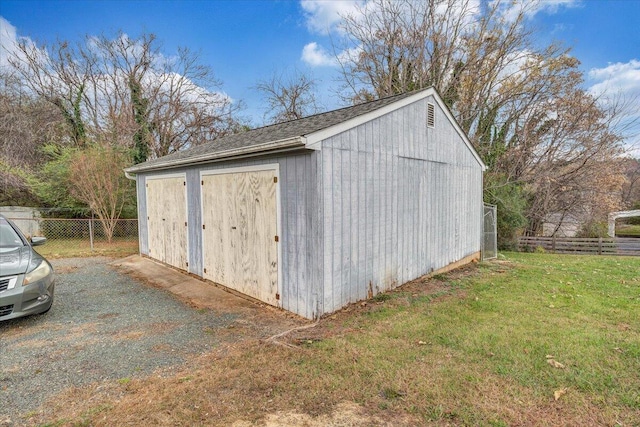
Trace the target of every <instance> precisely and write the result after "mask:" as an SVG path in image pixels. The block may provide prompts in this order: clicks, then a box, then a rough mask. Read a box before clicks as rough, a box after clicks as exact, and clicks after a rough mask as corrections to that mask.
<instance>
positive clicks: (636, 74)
mask: <svg viewBox="0 0 640 427" xmlns="http://www.w3.org/2000/svg"><path fill="white" fill-rule="evenodd" d="M588 76H589V78H590V79H591V80H593V81H595V82H597V83H595V84H594V85H593V86H591V88H589V92H591V93H592V94H593V95H596V96H598V95H601V94H606V93H610V92H612V91H613V92H622V93H625V94H627V95H631V96H636V97H640V60H637V59H632V60H631V61H629V62H625V63H622V62H616V63H615V64H609V65H608V66H606V67H604V68H593V69H591V70H589V74H588Z"/></svg>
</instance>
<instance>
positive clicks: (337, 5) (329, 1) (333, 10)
mask: <svg viewBox="0 0 640 427" xmlns="http://www.w3.org/2000/svg"><path fill="white" fill-rule="evenodd" d="M363 4H364V2H363V1H362V0H302V1H301V2H300V6H302V10H303V11H304V16H305V19H306V21H307V28H308V29H309V31H311V32H312V33H317V34H322V35H327V34H329V33H332V32H334V31H336V30H337V31H339V28H338V24H339V23H340V21H341V19H342V17H343V16H345V15H349V14H353V13H357V11H358V9H359V8H360V7H361V6H362V5H363Z"/></svg>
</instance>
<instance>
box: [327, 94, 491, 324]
mask: <svg viewBox="0 0 640 427" xmlns="http://www.w3.org/2000/svg"><path fill="white" fill-rule="evenodd" d="M427 102H432V103H435V101H434V100H422V101H419V102H416V103H414V104H411V105H408V106H406V107H403V108H402V109H400V110H396V111H394V112H392V113H389V114H387V115H385V116H382V117H380V118H378V119H376V120H374V121H371V122H368V123H364V124H362V125H360V126H358V127H355V128H353V129H350V130H348V131H346V132H344V133H342V134H339V135H336V136H334V137H331V138H328V139H326V140H325V141H323V144H322V151H321V159H322V175H321V176H322V183H323V187H322V194H323V199H322V200H323V207H324V212H323V227H324V235H325V240H324V248H323V254H324V256H323V265H324V271H325V273H326V275H325V277H324V280H323V288H324V293H325V297H324V299H323V304H324V307H323V312H325V313H326V312H331V311H334V310H337V309H339V308H341V307H343V306H344V305H346V304H348V303H350V302H355V301H357V300H360V299H363V298H366V297H367V296H368V293H369V292H373V294H376V293H378V292H381V291H384V290H388V289H391V288H393V287H395V286H397V285H399V284H401V283H404V282H407V281H409V280H412V279H414V278H416V277H419V276H421V275H423V274H426V273H429V272H431V271H433V270H436V269H439V268H442V267H445V266H446V265H448V264H450V263H452V262H455V261H458V260H460V259H462V258H464V257H466V256H468V255H471V254H474V253H476V252H478V251H479V250H480V238H481V230H480V219H481V214H480V209H481V206H482V171H481V167H480V165H479V164H478V163H477V161H476V159H475V157H474V156H473V154H472V153H471V152H470V151H469V149H468V148H467V147H466V145H465V144H464V142H463V140H462V139H461V138H460V136H459V135H458V134H457V132H456V131H455V128H454V127H453V126H452V124H451V123H449V122H448V119H447V117H446V115H445V113H444V111H442V110H440V109H439V107H438V105H437V103H435V104H436V126H435V128H427V127H426V122H425V118H426V110H427V107H426V104H427Z"/></svg>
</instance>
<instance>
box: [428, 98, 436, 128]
mask: <svg viewBox="0 0 640 427" xmlns="http://www.w3.org/2000/svg"><path fill="white" fill-rule="evenodd" d="M427 126H428V127H430V128H433V127H436V106H435V105H433V104H431V103H427Z"/></svg>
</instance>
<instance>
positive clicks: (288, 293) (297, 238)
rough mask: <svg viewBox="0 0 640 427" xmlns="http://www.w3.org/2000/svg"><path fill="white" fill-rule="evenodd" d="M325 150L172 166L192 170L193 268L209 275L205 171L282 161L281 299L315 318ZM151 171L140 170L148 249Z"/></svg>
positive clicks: (190, 230) (142, 219) (141, 210)
mask: <svg viewBox="0 0 640 427" xmlns="http://www.w3.org/2000/svg"><path fill="white" fill-rule="evenodd" d="M319 156H320V153H319V152H313V153H309V154H301V155H289V156H282V157H271V158H261V159H252V160H246V161H235V162H226V163H220V164H210V165H202V166H192V167H186V168H178V169H174V170H172V172H186V175H187V200H188V212H187V214H188V219H187V225H188V231H187V232H188V240H189V272H190V273H193V274H196V275H198V276H202V275H203V265H202V234H201V233H202V218H201V216H202V215H201V213H202V209H206V206H204V207H203V206H201V197H200V196H201V193H200V190H201V186H200V172H201V171H209V170H218V169H225V168H237V167H241V166H253V165H261V164H274V163H277V164H278V165H279V168H280V179H279V185H280V215H281V218H280V224H281V230H280V234H281V235H280V243H279V244H280V245H281V248H282V250H281V254H282V259H281V260H280V269H281V273H282V275H281V277H282V283H281V289H282V292H281V304H282V308H284V309H286V310H289V311H292V312H294V313H297V314H299V315H301V316H304V317H307V318H314V317H315V316H316V315H317V313H316V300H317V299H318V298H321V297H322V290H321V289H320V283H321V282H320V281H321V280H322V274H320V273H321V271H320V267H319V266H318V263H319V262H320V261H321V256H320V255H319V254H318V252H317V249H316V248H318V247H321V243H322V242H321V233H322V231H321V230H322V227H323V226H324V224H322V223H320V222H319V221H318V218H321V216H320V215H321V212H322V210H323V209H324V207H323V206H320V203H319V201H318V200H319V197H318V196H319V187H318V185H317V182H318V180H317V174H318V167H319V165H321V164H322V163H321V161H319V160H318V157H319ZM158 173H159V174H161V173H166V171H161V172H158ZM150 175H153V173H147V174H140V175H138V177H137V183H138V185H137V192H138V218H139V219H140V222H139V227H140V252H141V253H142V254H146V255H148V236H147V224H146V217H147V213H146V193H145V191H144V190H145V188H144V177H145V176H150ZM223 285H224V284H223Z"/></svg>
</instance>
